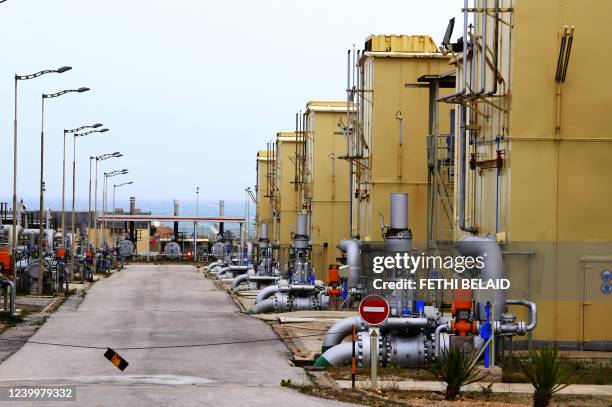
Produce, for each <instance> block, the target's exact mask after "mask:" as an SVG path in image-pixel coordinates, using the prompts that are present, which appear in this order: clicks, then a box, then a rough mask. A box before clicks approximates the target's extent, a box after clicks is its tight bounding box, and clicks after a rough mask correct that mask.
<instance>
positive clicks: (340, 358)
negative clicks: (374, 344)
mask: <svg viewBox="0 0 612 407" xmlns="http://www.w3.org/2000/svg"><path fill="white" fill-rule="evenodd" d="M352 357H353V344H352V343H348V342H347V343H341V344H339V345H336V346H334V347H333V348H330V349H328V350H326V351H325V352H323V354H322V355H321V356H319V357H318V358H317V360H316V361H315V364H314V365H315V366H316V367H330V366H331V367H340V366H346V365H348V364H350V363H351V359H352Z"/></svg>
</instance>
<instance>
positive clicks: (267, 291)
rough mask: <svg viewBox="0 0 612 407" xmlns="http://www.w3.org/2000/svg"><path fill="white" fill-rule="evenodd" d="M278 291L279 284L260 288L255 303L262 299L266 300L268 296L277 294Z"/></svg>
mask: <svg viewBox="0 0 612 407" xmlns="http://www.w3.org/2000/svg"><path fill="white" fill-rule="evenodd" d="M277 291H278V286H277V285H270V286H268V287H265V288H264V289H262V290H260V291H259V292H258V293H257V297H256V298H255V304H257V303H258V302H260V301H263V300H265V299H266V298H268V297H269V296H271V295H274V294H276V292H277Z"/></svg>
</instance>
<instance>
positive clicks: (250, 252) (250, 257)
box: [246, 240, 253, 263]
mask: <svg viewBox="0 0 612 407" xmlns="http://www.w3.org/2000/svg"><path fill="white" fill-rule="evenodd" d="M246 249H247V261H248V262H249V263H253V242H251V241H250V240H247V242H246Z"/></svg>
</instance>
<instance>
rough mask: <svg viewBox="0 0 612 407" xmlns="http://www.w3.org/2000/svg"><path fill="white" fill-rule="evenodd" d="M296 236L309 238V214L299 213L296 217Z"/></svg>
mask: <svg viewBox="0 0 612 407" xmlns="http://www.w3.org/2000/svg"><path fill="white" fill-rule="evenodd" d="M295 234H296V235H300V236H308V214H307V213H298V214H297V215H296V231H295Z"/></svg>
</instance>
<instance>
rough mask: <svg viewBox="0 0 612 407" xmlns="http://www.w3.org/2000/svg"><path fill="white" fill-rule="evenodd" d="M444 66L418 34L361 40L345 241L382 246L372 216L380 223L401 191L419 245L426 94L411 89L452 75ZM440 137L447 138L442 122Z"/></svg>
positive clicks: (424, 212) (424, 209) (424, 193)
mask: <svg viewBox="0 0 612 407" xmlns="http://www.w3.org/2000/svg"><path fill="white" fill-rule="evenodd" d="M449 60H450V58H449V56H445V55H443V54H442V53H440V52H439V50H438V47H437V46H436V45H435V43H434V42H433V39H432V38H431V37H429V36H426V35H411V36H409V35H374V36H370V37H368V38H367V39H366V42H365V49H364V51H363V53H362V56H361V58H360V61H359V63H358V72H359V75H358V77H357V80H356V82H357V83H356V90H357V91H356V94H355V99H354V102H355V104H356V106H357V120H355V121H353V122H352V123H351V125H350V127H349V129H350V134H351V137H350V139H351V140H350V145H349V151H348V156H349V159H350V162H351V163H352V169H353V172H354V177H353V187H352V191H353V193H352V233H353V236H355V237H358V238H360V239H362V240H382V236H381V229H380V217H379V214H383V215H384V217H385V221H386V222H388V221H389V196H390V193H391V192H407V193H408V195H409V219H410V220H409V222H410V228H411V230H412V233H413V236H414V240H415V242H423V241H425V239H426V229H427V189H428V188H427V187H428V167H427V139H428V138H427V136H428V125H429V123H428V114H429V103H428V101H429V94H428V91H427V89H426V88H424V87H418V86H413V85H416V84H417V83H418V79H419V78H420V77H422V76H423V75H428V74H443V73H446V72H448V71H450V70H452V68H453V67H452V66H450V65H449ZM443 94H444V93H443ZM449 109H450V107H449V106H443V107H442V109H441V112H440V114H441V115H446V116H448V114H449ZM440 131H441V132H448V123H447V124H446V126H443V125H441V128H440Z"/></svg>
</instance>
